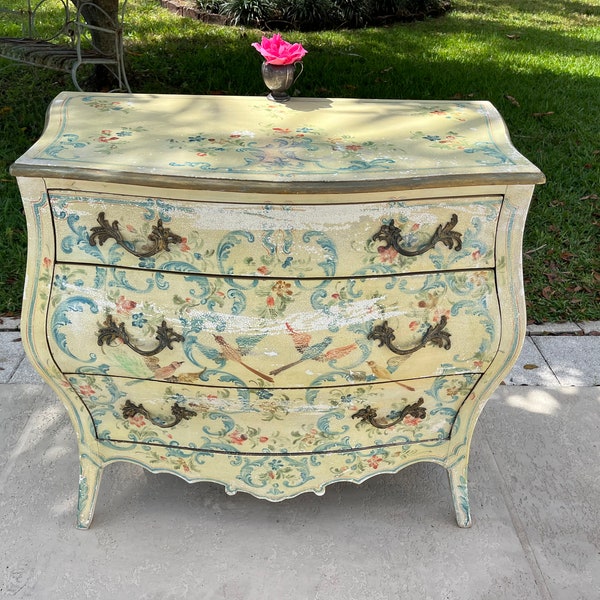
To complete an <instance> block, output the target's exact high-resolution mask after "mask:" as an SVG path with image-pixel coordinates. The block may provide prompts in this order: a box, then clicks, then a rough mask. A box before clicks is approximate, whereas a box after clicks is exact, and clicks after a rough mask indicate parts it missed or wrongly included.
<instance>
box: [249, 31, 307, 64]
mask: <svg viewBox="0 0 600 600" xmlns="http://www.w3.org/2000/svg"><path fill="white" fill-rule="evenodd" d="M252 47H253V48H256V50H258V51H259V52H260V53H261V54H262V56H263V58H264V59H265V62H267V63H269V64H270V65H291V64H293V63H295V62H298V61H299V60H302V58H303V56H304V55H305V54H306V50H305V49H304V48H303V47H302V44H290V43H289V42H286V41H285V40H284V39H283V38H282V37H281V35H279V34H278V33H276V34H275V35H274V36H273V37H272V38H270V39H269V38H266V37H263V39H262V42H261V43H260V44H259V43H258V42H255V43H254V44H252Z"/></svg>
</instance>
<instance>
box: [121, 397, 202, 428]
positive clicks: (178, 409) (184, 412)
mask: <svg viewBox="0 0 600 600" xmlns="http://www.w3.org/2000/svg"><path fill="white" fill-rule="evenodd" d="M171 414H172V415H173V416H174V417H175V420H174V421H173V422H172V423H165V422H164V421H163V420H162V419H159V418H157V417H151V416H150V413H149V412H148V411H147V410H146V409H145V408H144V405H143V404H134V403H133V402H131V400H126V401H125V406H123V418H124V419H129V418H131V417H135V415H142V416H143V417H145V418H146V419H148V420H149V421H150V422H151V423H152V424H153V425H156V426H157V427H161V428H162V429H168V428H169V427H175V425H177V424H178V423H180V422H181V421H183V420H186V421H187V420H188V419H191V418H192V417H195V416H196V415H197V414H198V413H197V412H195V411H193V410H189V409H187V408H184V407H183V406H179V404H177V402H175V404H173V406H171Z"/></svg>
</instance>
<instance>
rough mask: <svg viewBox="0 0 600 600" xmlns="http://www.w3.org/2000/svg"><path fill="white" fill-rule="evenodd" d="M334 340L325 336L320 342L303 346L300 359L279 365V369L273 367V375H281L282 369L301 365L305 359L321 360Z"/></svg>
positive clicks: (271, 372)
mask: <svg viewBox="0 0 600 600" xmlns="http://www.w3.org/2000/svg"><path fill="white" fill-rule="evenodd" d="M332 341H333V338H332V337H329V336H327V337H326V338H323V341H321V342H318V343H317V344H313V345H312V346H307V347H305V348H303V350H302V351H301V356H300V358H299V359H298V360H295V361H293V362H291V363H288V364H287V365H283V366H282V367H279V368H277V369H273V371H269V373H270V374H271V375H279V373H281V372H282V371H285V370H286V369H291V368H292V367H295V366H296V365H299V364H300V363H301V362H304V361H305V360H321V359H322V356H323V354H324V352H325V349H326V348H327V346H329V344H331V342H332ZM296 349H298V348H296Z"/></svg>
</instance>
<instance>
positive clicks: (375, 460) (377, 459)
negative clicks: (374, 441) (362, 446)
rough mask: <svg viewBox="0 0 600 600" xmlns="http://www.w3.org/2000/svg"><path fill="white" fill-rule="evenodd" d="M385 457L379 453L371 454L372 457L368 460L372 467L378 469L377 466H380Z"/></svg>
mask: <svg viewBox="0 0 600 600" xmlns="http://www.w3.org/2000/svg"><path fill="white" fill-rule="evenodd" d="M382 460H383V459H382V458H381V456H378V455H377V454H375V455H373V456H371V458H369V459H368V460H367V464H368V465H369V466H370V467H371V468H372V469H376V468H377V467H379V463H380V462H381V461H382Z"/></svg>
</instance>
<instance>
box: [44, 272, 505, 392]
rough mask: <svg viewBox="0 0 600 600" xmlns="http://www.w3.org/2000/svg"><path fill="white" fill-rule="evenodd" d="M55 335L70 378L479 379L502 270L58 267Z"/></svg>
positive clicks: (492, 338) (52, 309)
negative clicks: (262, 274) (298, 275)
mask: <svg viewBox="0 0 600 600" xmlns="http://www.w3.org/2000/svg"><path fill="white" fill-rule="evenodd" d="M53 277H54V283H53V286H52V292H51V296H50V299H49V314H48V338H49V344H50V348H51V351H52V353H53V356H54V359H55V360H56V362H57V364H58V365H59V367H60V369H61V370H62V371H64V372H67V373H74V372H80V373H96V374H109V375H116V376H125V377H137V378H140V379H157V380H163V381H172V382H185V383H192V384H198V385H200V384H202V385H212V386H218V387H244V388H261V387H282V386H283V387H321V386H336V385H343V384H357V383H362V382H383V381H386V380H390V381H394V380H402V379H412V378H419V377H427V376H433V375H447V374H455V373H467V372H476V373H479V372H483V371H484V370H485V369H486V368H487V366H488V365H489V363H490V361H491V360H492V359H493V357H494V355H495V353H496V350H497V347H498V343H499V338H500V316H499V307H498V301H497V297H496V289H495V280H494V272H493V271H492V270H483V271H457V272H447V273H432V274H421V275H409V276H387V277H367V278H362V279H328V280H323V281H312V280H298V279H289V280H283V279H281V280H259V279H243V278H237V279H236V278H220V277H207V276H203V275H182V274H175V273H157V272H144V271H139V270H127V269H116V268H114V267H111V268H107V267H93V266H89V265H70V264H57V265H56V267H55V271H54V274H53Z"/></svg>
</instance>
